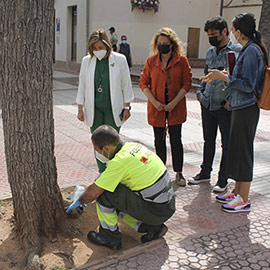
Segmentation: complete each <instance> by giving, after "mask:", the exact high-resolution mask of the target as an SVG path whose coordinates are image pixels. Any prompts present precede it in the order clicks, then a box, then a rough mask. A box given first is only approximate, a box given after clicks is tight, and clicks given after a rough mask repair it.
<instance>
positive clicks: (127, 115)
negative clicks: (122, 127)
mask: <svg viewBox="0 0 270 270" xmlns="http://www.w3.org/2000/svg"><path fill="white" fill-rule="evenodd" d="M129 117H130V110H124V114H123V122H125V121H126V120H128V118H129Z"/></svg>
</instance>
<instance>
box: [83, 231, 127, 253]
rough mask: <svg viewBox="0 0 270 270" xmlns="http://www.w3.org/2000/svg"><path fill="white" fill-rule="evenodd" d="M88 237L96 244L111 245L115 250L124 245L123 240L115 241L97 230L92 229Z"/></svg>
mask: <svg viewBox="0 0 270 270" xmlns="http://www.w3.org/2000/svg"><path fill="white" fill-rule="evenodd" d="M87 238H88V240H89V241H90V242H91V243H93V244H95V245H99V246H105V247H109V248H111V249H113V250H118V249H121V247H122V243H121V242H113V241H110V240H108V239H105V238H104V237H102V236H101V235H100V233H98V232H95V231H90V232H89V233H88V235H87Z"/></svg>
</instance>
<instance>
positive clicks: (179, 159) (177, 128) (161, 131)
mask: <svg viewBox="0 0 270 270" xmlns="http://www.w3.org/2000/svg"><path fill="white" fill-rule="evenodd" d="M153 128H154V136H155V148H156V153H157V155H158V156H159V157H160V159H161V160H162V161H163V163H164V164H166V161H167V149H166V136H165V127H153ZM169 136H170V144H171V152H172V163H173V170H174V171H175V172H182V169H183V161H184V150H183V144H182V124H180V125H174V126H169Z"/></svg>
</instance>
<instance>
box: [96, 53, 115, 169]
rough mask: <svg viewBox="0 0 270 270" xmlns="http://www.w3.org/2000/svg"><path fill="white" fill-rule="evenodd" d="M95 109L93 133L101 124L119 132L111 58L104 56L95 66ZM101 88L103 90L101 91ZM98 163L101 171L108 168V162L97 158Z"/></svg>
mask: <svg viewBox="0 0 270 270" xmlns="http://www.w3.org/2000/svg"><path fill="white" fill-rule="evenodd" d="M94 83H95V111H94V123H93V125H92V127H91V133H93V132H94V131H95V130H96V129H97V128H98V127H99V126H101V125H104V124H106V125H109V126H111V127H113V128H114V129H115V130H116V131H117V132H118V133H119V131H120V127H118V126H117V125H116V124H115V122H114V118H113V113H112V103H111V93H110V74H109V60H108V58H103V59H102V60H100V61H99V60H98V59H97V62H96V68H95V77H94ZM99 88H101V89H102V91H99ZM97 165H98V169H99V172H100V173H101V172H103V171H104V170H105V168H106V164H105V163H102V162H100V161H99V160H98V159H97Z"/></svg>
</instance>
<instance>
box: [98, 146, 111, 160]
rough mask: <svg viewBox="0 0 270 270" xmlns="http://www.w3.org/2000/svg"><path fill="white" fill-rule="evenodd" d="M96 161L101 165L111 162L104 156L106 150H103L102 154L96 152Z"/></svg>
mask: <svg viewBox="0 0 270 270" xmlns="http://www.w3.org/2000/svg"><path fill="white" fill-rule="evenodd" d="M95 156H96V159H97V160H99V161H100V162H101V163H107V162H109V161H110V160H109V158H108V157H105V156H104V150H103V149H102V154H100V153H99V152H98V151H96V150H95Z"/></svg>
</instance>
